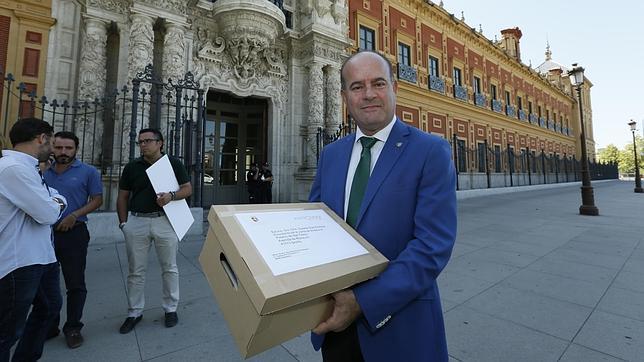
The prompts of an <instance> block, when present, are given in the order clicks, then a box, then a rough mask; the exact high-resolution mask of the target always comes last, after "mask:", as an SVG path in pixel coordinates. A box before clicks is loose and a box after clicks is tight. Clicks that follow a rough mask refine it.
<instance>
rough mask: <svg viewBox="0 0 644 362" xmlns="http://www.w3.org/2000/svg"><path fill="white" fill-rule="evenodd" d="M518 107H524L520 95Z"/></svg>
mask: <svg viewBox="0 0 644 362" xmlns="http://www.w3.org/2000/svg"><path fill="white" fill-rule="evenodd" d="M517 107H518V108H519V109H523V102H522V99H521V97H519V96H517Z"/></svg>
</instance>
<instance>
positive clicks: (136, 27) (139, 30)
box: [120, 13, 155, 161]
mask: <svg viewBox="0 0 644 362" xmlns="http://www.w3.org/2000/svg"><path fill="white" fill-rule="evenodd" d="M154 21H155V19H154V18H152V17H151V16H148V15H144V14H138V13H132V15H130V37H129V52H128V58H127V63H128V87H129V88H130V96H133V94H132V79H134V78H135V77H136V75H137V73H141V72H143V71H144V70H145V67H146V66H147V65H148V64H152V60H153V51H154V30H153V29H152V27H153V25H154ZM140 89H141V90H142V89H145V90H146V92H147V93H148V94H149V92H150V85H149V84H148V83H141V84H140ZM149 100H150V98H149V95H148V96H147V97H146V102H145V109H144V110H143V111H144V114H145V116H144V118H143V119H141V113H142V109H141V107H142V106H143V104H142V103H141V102H140V98H139V103H138V109H137V112H136V113H137V118H136V120H137V123H136V131H137V132H138V130H139V129H141V125H143V126H144V127H147V125H148V124H149V122H148V116H149V114H150V106H149V105H150V103H149ZM131 120H132V104H131V103H128V104H126V106H125V118H124V119H123V122H122V125H123V126H122V129H121V134H120V135H121V137H123V142H122V145H123V154H124V155H125V160H124V161H127V159H128V156H129V152H130V140H131V137H135V139H136V134H134V135H132V134H130V130H131V127H130V123H131ZM135 152H138V150H136V148H135Z"/></svg>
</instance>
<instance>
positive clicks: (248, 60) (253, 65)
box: [227, 36, 268, 82]
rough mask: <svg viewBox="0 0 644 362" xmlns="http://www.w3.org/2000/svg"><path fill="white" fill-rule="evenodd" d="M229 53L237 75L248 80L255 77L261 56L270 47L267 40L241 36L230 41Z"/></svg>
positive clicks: (243, 79)
mask: <svg viewBox="0 0 644 362" xmlns="http://www.w3.org/2000/svg"><path fill="white" fill-rule="evenodd" d="M227 45H228V55H229V56H230V58H231V61H232V65H233V69H234V71H235V75H236V76H237V78H239V79H240V80H242V81H244V82H246V81H248V80H249V79H252V78H255V70H257V68H258V67H259V66H260V62H261V59H260V56H262V57H263V56H264V50H265V49H266V48H267V47H268V44H267V42H266V40H264V39H257V38H253V37H249V36H240V37H238V38H234V39H231V40H229V41H228V44H227Z"/></svg>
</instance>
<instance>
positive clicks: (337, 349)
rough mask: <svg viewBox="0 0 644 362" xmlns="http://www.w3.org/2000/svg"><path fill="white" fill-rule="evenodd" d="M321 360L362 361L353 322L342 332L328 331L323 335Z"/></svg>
mask: <svg viewBox="0 0 644 362" xmlns="http://www.w3.org/2000/svg"><path fill="white" fill-rule="evenodd" d="M322 360H323V361H324V362H364V358H363V357H362V351H361V350H360V340H359V339H358V330H357V328H356V323H355V322H353V323H351V325H350V326H349V327H347V329H345V330H344V331H342V332H338V333H336V332H329V333H327V334H325V335H324V342H323V343H322Z"/></svg>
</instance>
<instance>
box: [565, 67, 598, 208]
mask: <svg viewBox="0 0 644 362" xmlns="http://www.w3.org/2000/svg"><path fill="white" fill-rule="evenodd" d="M572 67H573V68H572V70H570V72H568V76H569V77H570V82H571V83H572V85H574V86H575V87H576V88H577V98H578V100H579V122H580V123H581V132H580V133H581V206H579V213H580V214H581V215H592V216H596V215H599V209H598V208H597V206H595V196H594V194H593V187H592V186H591V184H590V174H589V172H588V154H587V153H586V130H585V128H586V126H585V125H584V110H583V107H582V103H581V86H582V84H584V68H582V67H580V66H577V63H575V64H573V65H572Z"/></svg>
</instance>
